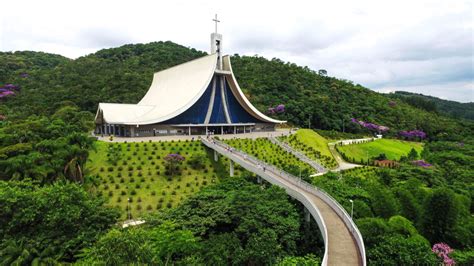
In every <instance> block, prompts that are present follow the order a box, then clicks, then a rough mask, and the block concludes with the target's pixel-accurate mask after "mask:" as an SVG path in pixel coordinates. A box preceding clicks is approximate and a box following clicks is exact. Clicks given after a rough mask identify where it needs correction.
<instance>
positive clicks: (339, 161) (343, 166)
mask: <svg viewBox="0 0 474 266" xmlns="http://www.w3.org/2000/svg"><path fill="white" fill-rule="evenodd" d="M328 147H329V150H330V151H331V153H332V156H333V157H334V159H336V162H337V164H338V167H337V168H335V169H334V170H333V171H334V172H339V171H343V170H348V169H352V168H356V167H361V166H362V165H360V164H354V163H348V162H346V161H344V159H342V157H341V155H340V154H339V152H337V150H336V148H335V147H334V143H328Z"/></svg>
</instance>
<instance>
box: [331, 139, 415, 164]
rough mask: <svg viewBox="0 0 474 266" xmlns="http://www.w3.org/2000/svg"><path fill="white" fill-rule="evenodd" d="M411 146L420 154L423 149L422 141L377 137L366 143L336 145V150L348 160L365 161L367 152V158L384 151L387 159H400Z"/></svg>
mask: <svg viewBox="0 0 474 266" xmlns="http://www.w3.org/2000/svg"><path fill="white" fill-rule="evenodd" d="M412 148H415V150H416V151H417V152H418V154H420V153H421V151H422V150H423V143H421V142H410V141H402V140H395V139H378V140H375V141H371V142H367V143H361V144H353V145H345V146H338V147H337V149H338V151H339V152H341V153H343V154H345V157H346V158H348V159H349V161H352V160H351V159H352V158H353V159H354V160H355V162H360V161H361V160H364V161H366V160H367V152H368V156H369V158H373V157H377V156H378V155H379V154H381V153H384V154H385V155H386V156H387V159H389V160H400V157H401V156H406V155H407V154H408V153H409V152H410V150H411V149H412Z"/></svg>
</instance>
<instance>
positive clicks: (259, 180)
mask: <svg viewBox="0 0 474 266" xmlns="http://www.w3.org/2000/svg"><path fill="white" fill-rule="evenodd" d="M257 183H259V184H262V178H261V177H260V176H257Z"/></svg>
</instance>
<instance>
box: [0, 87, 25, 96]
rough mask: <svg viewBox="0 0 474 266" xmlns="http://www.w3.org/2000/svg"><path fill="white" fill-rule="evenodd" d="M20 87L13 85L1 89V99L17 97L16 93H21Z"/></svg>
mask: <svg viewBox="0 0 474 266" xmlns="http://www.w3.org/2000/svg"><path fill="white" fill-rule="evenodd" d="M19 90H20V86H17V85H13V84H5V85H4V86H3V87H0V98H5V97H7V96H13V95H15V91H19Z"/></svg>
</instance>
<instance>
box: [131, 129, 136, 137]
mask: <svg viewBox="0 0 474 266" xmlns="http://www.w3.org/2000/svg"><path fill="white" fill-rule="evenodd" d="M130 137H135V128H134V127H133V126H131V127H130Z"/></svg>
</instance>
